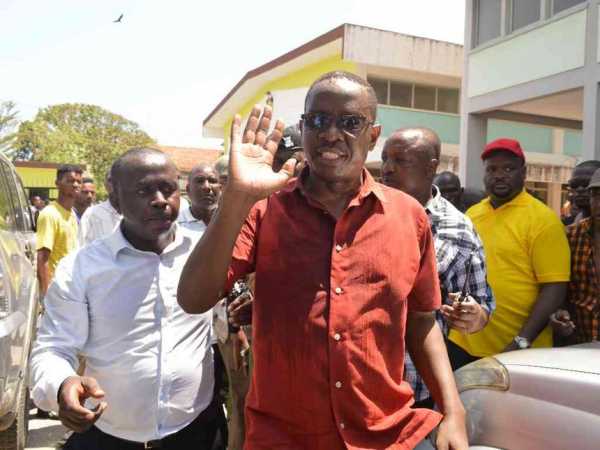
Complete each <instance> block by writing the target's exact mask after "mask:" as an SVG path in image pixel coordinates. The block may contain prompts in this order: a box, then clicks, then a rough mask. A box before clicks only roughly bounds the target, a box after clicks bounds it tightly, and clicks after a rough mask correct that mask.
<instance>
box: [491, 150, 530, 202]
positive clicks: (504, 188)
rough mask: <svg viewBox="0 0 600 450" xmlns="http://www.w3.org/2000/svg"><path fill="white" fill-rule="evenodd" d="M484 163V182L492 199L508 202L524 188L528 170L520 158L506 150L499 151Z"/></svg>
mask: <svg viewBox="0 0 600 450" xmlns="http://www.w3.org/2000/svg"><path fill="white" fill-rule="evenodd" d="M483 164H484V170H485V173H484V176H483V184H484V185H485V189H486V190H487V191H488V192H489V193H490V195H491V197H492V199H496V200H500V201H503V202H506V201H509V200H511V199H513V198H514V197H516V196H517V195H518V194H519V193H520V192H521V191H522V190H523V187H524V186H525V173H526V171H525V165H524V164H523V161H522V160H521V159H520V158H518V157H516V156H514V155H512V154H511V153H508V152H506V151H497V152H495V153H492V155H491V156H489V157H488V158H486V160H485V161H484V163H483Z"/></svg>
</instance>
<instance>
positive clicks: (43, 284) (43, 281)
mask: <svg viewBox="0 0 600 450" xmlns="http://www.w3.org/2000/svg"><path fill="white" fill-rule="evenodd" d="M37 277H38V282H39V287H40V294H41V296H42V298H43V297H44V296H45V295H46V292H48V285H49V284H50V266H49V264H48V259H47V258H44V257H40V256H39V255H38V259H37Z"/></svg>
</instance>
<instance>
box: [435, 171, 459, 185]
mask: <svg viewBox="0 0 600 450" xmlns="http://www.w3.org/2000/svg"><path fill="white" fill-rule="evenodd" d="M442 178H446V179H447V180H449V181H450V182H451V183H458V185H459V186H460V178H459V177H458V175H456V174H455V173H454V172H450V171H449V170H444V171H443V172H440V173H438V174H437V175H436V176H435V177H434V178H433V179H434V182H433V184H435V180H439V179H442Z"/></svg>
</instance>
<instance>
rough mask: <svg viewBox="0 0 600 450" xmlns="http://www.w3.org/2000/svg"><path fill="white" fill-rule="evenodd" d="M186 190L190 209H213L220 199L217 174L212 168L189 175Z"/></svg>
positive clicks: (205, 168)
mask: <svg viewBox="0 0 600 450" xmlns="http://www.w3.org/2000/svg"><path fill="white" fill-rule="evenodd" d="M186 189H187V193H188V196H189V197H190V202H191V203H192V207H194V208H200V209H214V208H216V207H217V205H218V203H219V198H220V197H221V184H220V182H219V174H217V172H216V171H215V170H214V169H213V168H212V167H209V166H206V167H202V168H201V169H198V170H196V171H194V172H193V173H192V174H190V178H189V181H188V184H187V188H186Z"/></svg>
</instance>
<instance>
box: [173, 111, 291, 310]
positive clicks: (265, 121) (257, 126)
mask: <svg viewBox="0 0 600 450" xmlns="http://www.w3.org/2000/svg"><path fill="white" fill-rule="evenodd" d="M271 115H272V112H271V108H269V107H265V109H264V112H263V113H262V116H261V108H260V107H258V106H255V107H254V108H253V109H252V112H251V113H250V117H249V118H248V123H247V124H246V129H245V130H244V133H243V136H242V132H241V122H242V119H241V117H240V116H239V115H236V116H235V118H234V120H233V123H232V125H231V150H230V155H229V179H228V182H227V185H226V187H225V190H224V192H223V196H222V198H221V205H220V207H219V210H218V211H217V213H216V214H215V216H214V217H213V219H212V221H211V222H210V224H209V226H208V228H207V229H206V231H205V232H204V235H203V236H202V239H200V241H199V242H198V244H197V245H196V248H194V250H193V251H192V253H191V255H190V257H189V259H188V260H187V262H186V264H185V266H184V268H183V271H182V273H181V278H180V280H179V287H178V289H177V301H178V302H179V304H180V305H181V307H182V308H183V309H184V311H186V312H188V313H192V314H194V313H203V312H205V311H208V310H209V309H210V308H212V307H213V306H214V305H215V304H216V303H217V301H218V299H219V298H220V297H221V291H222V289H223V286H224V285H225V282H226V278H227V269H228V268H229V265H230V263H231V256H232V253H233V247H234V244H235V241H236V239H237V237H238V234H239V232H240V229H241V228H242V225H243V223H244V220H245V219H246V217H247V216H248V213H249V212H250V209H251V208H252V206H253V205H254V204H255V203H256V202H257V201H259V200H262V199H264V198H267V197H268V196H269V195H270V194H271V193H273V192H275V191H278V190H280V189H281V188H282V187H283V186H285V183H286V182H287V181H288V180H289V178H290V177H292V176H293V173H294V168H295V165H296V161H295V160H294V159H290V160H288V161H287V162H286V163H285V165H284V166H283V168H282V169H281V171H279V172H277V173H276V172H273V170H272V168H271V166H272V164H273V155H274V154H275V151H276V150H277V145H278V144H279V141H280V139H281V135H282V132H283V128H284V124H283V123H282V122H281V121H277V123H276V124H275V127H274V129H273V132H272V133H271V135H270V136H267V133H268V130H269V128H270V126H271Z"/></svg>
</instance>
